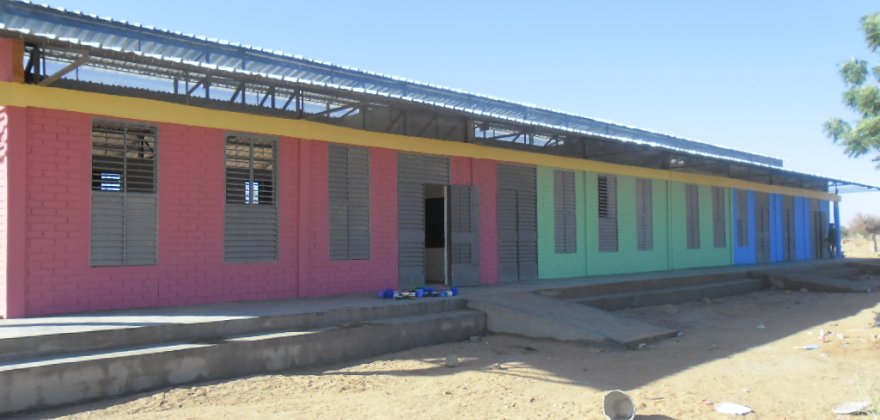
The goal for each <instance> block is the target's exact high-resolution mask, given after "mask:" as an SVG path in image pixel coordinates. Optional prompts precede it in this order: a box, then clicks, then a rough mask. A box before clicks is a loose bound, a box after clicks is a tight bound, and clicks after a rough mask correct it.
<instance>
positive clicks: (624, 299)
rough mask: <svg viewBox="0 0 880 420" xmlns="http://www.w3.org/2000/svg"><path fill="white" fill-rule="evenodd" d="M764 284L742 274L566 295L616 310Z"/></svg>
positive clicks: (740, 290)
mask: <svg viewBox="0 0 880 420" xmlns="http://www.w3.org/2000/svg"><path fill="white" fill-rule="evenodd" d="M765 288H766V284H765V282H764V281H763V280H761V279H755V278H747V277H745V278H735V279H731V280H723V281H714V282H709V283H699V284H693V285H687V286H678V287H669V288H658V289H649V290H643V291H626V292H621V293H609V294H598V295H593V296H585V297H580V298H570V299H569V301H570V302H574V303H579V304H582V305H588V306H592V307H594V308H599V309H604V310H608V311H616V310H620V309H626V308H638V307H641V306H652V305H668V304H677V303H684V302H693V301H698V300H701V299H705V298H711V299H714V298H719V297H723V296H730V295H737V294H743V293H750V292H755V291H758V290H763V289H765Z"/></svg>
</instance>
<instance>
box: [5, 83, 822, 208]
mask: <svg viewBox="0 0 880 420" xmlns="http://www.w3.org/2000/svg"><path fill="white" fill-rule="evenodd" d="M2 105H8V106H19V107H38V108H46V109H55V110H62V111H72V112H81V113H85V114H92V115H96V116H106V117H116V118H126V119H132V120H138V121H144V122H155V123H173V124H181V125H189V126H197V127H205V128H218V129H223V130H230V131H238V132H250V133H255V134H266V135H274V136H287V137H296V138H301V139H307V140H318V141H326V142H333V143H341V144H349V145H355V146H366V147H382V148H386V149H394V150H399V151H404V152H414V153H425V154H432V155H442V156H456V157H467V158H476V159H490V160H496V161H502V162H510V163H520V164H527V165H535V166H549V167H554V168H561V169H570V170H578V171H588V172H599V173H608V174H616V175H628V176H634V177H639V178H650V179H658V180H666V181H675V182H684V183H690V184H702V185H711V186H717V187H728V188H739V189H745V190H752V191H761V192H768V193H777V194H786V195H794V196H799V197H809V198H818V199H821V200H831V201H839V200H840V197H839V196H837V195H834V194H831V193H827V192H822V191H812V190H805V189H800V188H790V187H781V186H776V185H767V184H761V183H756V182H748V181H741V180H737V179H731V178H726V177H720V176H712V175H697V174H687V173H681V172H673V171H665V170H660V169H648V168H639V167H634V166H625V165H617V164H612V163H605V162H597V161H593V160H586V159H578V158H570V157H562V156H552V155H545V154H541V153H532V152H524V151H519V150H510V149H503V148H498V147H490V146H482V145H477V144H470V143H458V142H450V141H445V140H434V139H425V138H421V137H412V136H403V135H398V134H388V133H379V132H374V131H366V130H358V129H354V128H347V127H340V126H336V125H330V124H322V123H317V122H313V121H306V120H297V119H287V118H278V117H268V116H262V115H254V114H246V113H240V112H231V111H219V110H213V109H207V108H201V107H196V106H189V105H182V104H176V103H171V102H164V101H157V100H151V99H142V98H134V97H129V96H115V95H107V94H102V93H93V92H83V91H77V90H71V89H60V88H52V87H42V86H34V85H26V84H21V83H9V82H0V106H2Z"/></svg>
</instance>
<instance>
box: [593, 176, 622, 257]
mask: <svg viewBox="0 0 880 420" xmlns="http://www.w3.org/2000/svg"><path fill="white" fill-rule="evenodd" d="M596 192H597V194H598V199H599V200H598V201H599V251H600V252H617V250H618V243H617V242H618V241H617V236H618V235H617V178H616V177H613V176H609V175H599V177H598V188H596Z"/></svg>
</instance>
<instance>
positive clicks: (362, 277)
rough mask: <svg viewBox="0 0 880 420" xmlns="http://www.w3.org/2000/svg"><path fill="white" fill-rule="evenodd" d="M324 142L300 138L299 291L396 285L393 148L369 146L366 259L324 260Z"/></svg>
mask: <svg viewBox="0 0 880 420" xmlns="http://www.w3.org/2000/svg"><path fill="white" fill-rule="evenodd" d="M328 146H329V145H328V144H327V143H323V142H303V160H302V161H301V165H302V167H303V168H307V169H308V170H307V172H306V173H303V174H302V176H303V178H301V181H305V182H303V185H304V186H305V188H307V190H306V191H307V196H308V197H310V200H309V202H308V203H307V205H306V206H305V215H306V216H307V218H308V220H309V224H308V226H309V229H308V232H306V234H305V237H304V238H302V239H305V242H304V243H302V244H301V247H300V249H302V250H303V251H304V252H303V253H302V254H303V256H304V257H305V261H304V264H305V273H304V277H303V278H307V279H308V281H307V282H303V286H302V290H301V296H320V295H327V294H333V293H354V292H372V291H377V290H381V289H383V288H386V287H396V285H397V152H395V151H393V150H387V149H376V148H372V149H370V178H371V180H370V198H371V207H370V242H371V248H370V259H369V260H351V261H332V260H330V236H329V234H328V232H329V198H328V194H327V191H328V184H329V179H328V173H327V163H328Z"/></svg>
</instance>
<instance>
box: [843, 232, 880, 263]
mask: <svg viewBox="0 0 880 420" xmlns="http://www.w3.org/2000/svg"><path fill="white" fill-rule="evenodd" d="M877 241H878V242H880V238H877ZM842 242H843V253H844V255H846V256H847V257H850V258H880V252H874V243H873V242H871V239H869V238H866V237H864V236H860V235H852V236H847V237H844V238H843V240H842Z"/></svg>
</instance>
